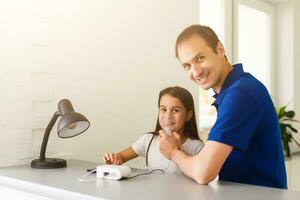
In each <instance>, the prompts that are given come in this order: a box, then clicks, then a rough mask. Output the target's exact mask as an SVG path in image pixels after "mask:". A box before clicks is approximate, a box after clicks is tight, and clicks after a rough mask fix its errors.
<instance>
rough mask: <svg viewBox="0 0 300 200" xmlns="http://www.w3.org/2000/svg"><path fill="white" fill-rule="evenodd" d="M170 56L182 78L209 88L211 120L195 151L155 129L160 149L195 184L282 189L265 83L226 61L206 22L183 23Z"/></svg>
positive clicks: (283, 173) (275, 126)
mask: <svg viewBox="0 0 300 200" xmlns="http://www.w3.org/2000/svg"><path fill="white" fill-rule="evenodd" d="M176 57H177V58H178V60H179V61H180V63H181V64H182V66H183V68H184V70H185V72H186V74H187V75H188V77H189V78H190V79H191V80H193V81H194V82H195V83H196V84H197V85H199V86H200V87H201V88H202V89H204V90H207V89H210V88H212V89H213V90H214V91H215V93H216V94H215V96H214V97H215V98H216V99H215V102H214V104H213V105H214V106H215V107H216V109H217V112H218V116H217V120H216V122H215V124H214V126H213V127H212V129H211V131H210V133H209V136H208V141H207V142H206V144H205V146H204V147H203V149H202V150H201V151H200V153H199V154H197V155H195V156H189V155H187V154H185V153H184V152H183V151H181V150H180V148H179V143H178V135H177V133H176V131H174V132H173V135H172V136H169V135H167V134H166V133H165V132H164V131H163V130H161V131H160V151H161V153H162V154H164V155H165V156H166V157H167V158H168V159H170V160H172V161H174V162H175V163H176V164H177V165H178V166H179V167H180V169H181V170H182V171H183V172H184V173H185V174H186V175H187V176H189V177H191V178H193V179H194V180H195V181H196V182H198V183H199V184H208V183H209V182H210V181H212V180H213V179H214V178H215V177H216V176H217V175H219V180H225V181H232V182H239V183H246V184H254V185H261V186H269V187H277V188H287V181H286V171H285V164H284V157H283V151H282V145H281V139H280V128H279V124H278V120H277V116H276V112H275V109H274V105H273V103H272V100H271V98H270V95H269V93H268V91H267V89H266V88H265V86H264V85H263V84H262V83H261V82H259V81H258V80H257V79H255V78H254V77H253V76H252V75H251V74H249V73H245V72H244V71H243V66H242V64H236V65H233V66H232V65H231V64H230V63H229V62H228V60H227V58H226V55H225V49H224V47H223V45H222V44H221V42H220V41H219V39H218V37H217V35H216V34H215V33H214V31H213V30H212V29H210V28H209V27H207V26H201V25H192V26H190V27H187V28H186V29H185V30H184V31H183V32H182V33H181V34H180V35H179V36H178V38H177V41H176Z"/></svg>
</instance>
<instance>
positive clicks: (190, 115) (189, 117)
mask: <svg viewBox="0 0 300 200" xmlns="http://www.w3.org/2000/svg"><path fill="white" fill-rule="evenodd" d="M193 115H194V114H193V111H191V110H190V111H188V112H187V116H186V119H185V121H186V122H188V121H190V119H191V118H192V117H193Z"/></svg>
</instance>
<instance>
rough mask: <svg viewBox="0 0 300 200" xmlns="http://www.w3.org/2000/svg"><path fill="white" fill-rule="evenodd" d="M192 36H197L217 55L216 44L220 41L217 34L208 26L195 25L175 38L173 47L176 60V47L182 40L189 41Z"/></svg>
mask: <svg viewBox="0 0 300 200" xmlns="http://www.w3.org/2000/svg"><path fill="white" fill-rule="evenodd" d="M193 35H198V36H200V37H202V38H203V39H204V41H205V42H206V43H207V45H208V46H210V47H211V48H212V50H213V51H214V52H215V53H217V50H216V48H217V44H218V42H219V41H220V40H219V38H218V36H217V34H216V33H215V32H214V31H213V30H212V29H211V28H210V27H208V26H203V25H200V24H195V25H191V26H189V27H187V28H186V29H184V30H183V31H182V32H181V33H180V35H179V36H178V37H177V40H176V45H175V55H176V58H178V47H179V45H180V44H181V43H182V42H184V40H187V39H189V38H190V37H191V36H193Z"/></svg>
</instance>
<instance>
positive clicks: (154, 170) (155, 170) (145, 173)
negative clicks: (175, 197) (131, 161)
mask: <svg viewBox="0 0 300 200" xmlns="http://www.w3.org/2000/svg"><path fill="white" fill-rule="evenodd" d="M157 171H160V172H163V173H166V172H165V171H164V170H162V169H153V170H150V171H148V172H143V173H140V174H136V175H134V176H129V177H123V178H122V179H131V178H135V177H138V176H142V175H148V174H151V173H153V172H157Z"/></svg>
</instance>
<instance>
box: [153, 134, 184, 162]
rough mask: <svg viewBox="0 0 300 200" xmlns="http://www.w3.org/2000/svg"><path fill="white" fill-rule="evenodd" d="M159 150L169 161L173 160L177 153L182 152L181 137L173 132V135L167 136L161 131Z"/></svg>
mask: <svg viewBox="0 0 300 200" xmlns="http://www.w3.org/2000/svg"><path fill="white" fill-rule="evenodd" d="M158 139H159V150H160V152H161V153H162V154H163V155H164V156H165V157H166V158H168V159H169V160H172V158H173V156H174V155H175V153H176V152H177V151H178V150H180V135H179V134H178V133H177V132H175V131H174V132H172V135H168V134H166V133H165V132H164V131H163V130H160V131H159V137H158Z"/></svg>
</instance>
